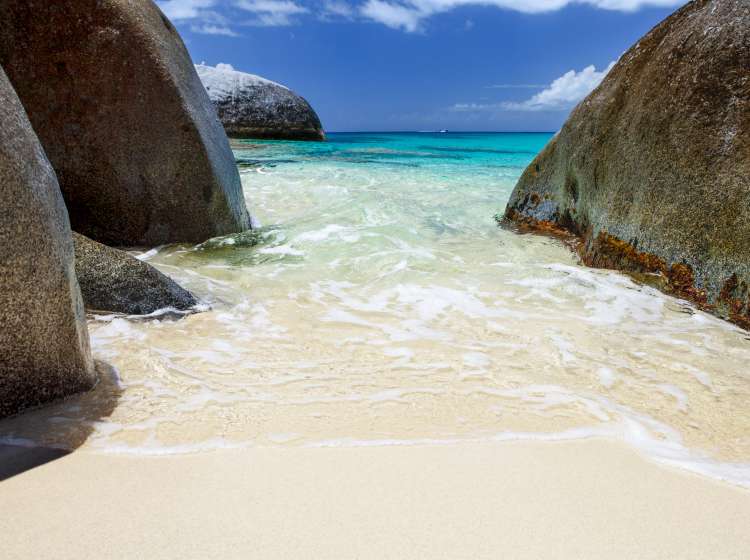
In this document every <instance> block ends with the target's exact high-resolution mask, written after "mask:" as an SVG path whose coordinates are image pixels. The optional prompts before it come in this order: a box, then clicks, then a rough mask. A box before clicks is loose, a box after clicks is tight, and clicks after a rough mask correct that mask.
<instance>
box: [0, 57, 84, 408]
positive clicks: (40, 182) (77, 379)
mask: <svg viewBox="0 0 750 560" xmlns="http://www.w3.org/2000/svg"><path fill="white" fill-rule="evenodd" d="M0 206H2V209H3V217H2V219H1V220H0V277H1V278H2V289H1V290H0V418H2V417H4V416H9V415H11V414H14V413H16V412H20V411H21V410H23V409H25V408H29V407H33V406H37V405H40V404H43V403H46V402H48V401H52V400H54V399H58V398H60V397H64V396H67V395H71V394H73V393H77V392H80V391H84V390H87V389H89V388H91V387H92V386H93V384H94V382H95V373H94V363H93V361H92V359H91V352H90V349H89V336H88V331H87V329H86V321H85V317H84V314H83V304H82V302H81V294H80V292H79V290H78V283H77V282H76V276H75V272H74V263H73V240H72V238H71V231H70V222H69V221H68V214H67V212H66V211H65V204H64V202H63V198H62V195H61V194H60V187H59V185H58V183H57V179H56V177H55V172H54V171H53V170H52V166H51V165H50V163H49V161H48V160H47V157H46V156H45V155H44V151H43V149H42V146H41V145H40V143H39V140H38V139H37V137H36V134H34V131H33V130H32V128H31V124H30V123H29V120H28V118H27V117H26V113H25V112H24V110H23V107H22V106H21V102H20V101H19V100H18V97H17V96H16V94H15V92H14V91H13V88H12V86H11V85H10V83H9V82H8V79H7V77H6V75H5V72H3V70H2V69H1V68H0Z"/></svg>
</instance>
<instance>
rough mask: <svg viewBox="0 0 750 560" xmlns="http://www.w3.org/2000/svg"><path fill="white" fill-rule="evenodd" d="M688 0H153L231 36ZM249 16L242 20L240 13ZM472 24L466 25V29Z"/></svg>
mask: <svg viewBox="0 0 750 560" xmlns="http://www.w3.org/2000/svg"><path fill="white" fill-rule="evenodd" d="M685 1H686V0H157V4H158V5H159V7H161V9H162V10H163V11H164V13H165V14H166V15H167V16H168V17H169V18H170V19H172V20H174V21H176V22H184V21H188V22H190V23H191V24H192V25H193V27H192V28H193V30H196V31H198V32H204V33H214V34H220V35H231V34H234V33H235V32H234V31H233V29H232V27H233V26H236V25H241V24H246V25H263V26H285V25H293V24H295V23H298V22H299V21H300V19H301V16H304V15H306V14H311V15H313V16H314V17H318V18H319V19H322V20H324V21H326V20H336V19H338V20H340V19H342V18H343V19H348V20H363V21H371V22H376V23H381V24H383V25H386V26H388V27H390V28H392V29H398V30H401V31H406V32H409V33H415V32H422V31H424V23H425V21H426V20H427V19H429V18H430V17H432V16H434V15H437V14H441V13H446V12H449V11H451V10H455V9H457V8H461V7H465V6H486V7H494V8H499V9H505V10H513V11H517V12H523V13H529V14H537V13H544V12H552V11H555V10H560V9H562V8H564V7H566V6H569V5H572V4H579V5H581V4H583V5H589V6H593V7H595V8H600V9H603V10H618V11H623V12H628V11H635V10H637V9H639V8H642V7H647V6H661V7H671V6H677V5H679V4H684V3H685ZM248 13H249V14H251V19H250V20H245V21H243V20H242V19H241V15H240V14H248ZM472 25H473V22H471V23H467V25H466V29H470V28H471V27H472Z"/></svg>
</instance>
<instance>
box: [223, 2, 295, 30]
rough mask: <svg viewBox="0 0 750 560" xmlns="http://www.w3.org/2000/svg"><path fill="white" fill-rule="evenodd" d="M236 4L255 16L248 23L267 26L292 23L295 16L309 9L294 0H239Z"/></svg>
mask: <svg viewBox="0 0 750 560" xmlns="http://www.w3.org/2000/svg"><path fill="white" fill-rule="evenodd" d="M235 6H236V7H237V8H239V9H241V10H244V11H247V12H250V13H252V14H253V15H254V16H255V17H254V19H251V20H250V21H249V22H247V23H249V24H250V25H260V26H265V27H276V26H284V25H292V24H293V23H295V19H294V18H295V16H299V15H300V14H305V13H307V12H308V11H309V10H308V9H307V8H305V7H304V6H300V5H299V4H297V3H296V2H293V1H292V0H237V1H236V2H235Z"/></svg>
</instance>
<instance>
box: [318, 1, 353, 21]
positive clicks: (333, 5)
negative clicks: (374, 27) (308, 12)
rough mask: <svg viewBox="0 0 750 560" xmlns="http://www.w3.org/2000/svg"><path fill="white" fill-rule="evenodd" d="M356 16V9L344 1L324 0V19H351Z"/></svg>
mask: <svg viewBox="0 0 750 560" xmlns="http://www.w3.org/2000/svg"><path fill="white" fill-rule="evenodd" d="M354 14H355V11H354V8H353V7H352V6H351V4H349V3H348V2H344V0H324V2H323V14H322V15H323V17H326V16H328V17H331V16H335V17H340V18H346V19H351V18H352V17H353V16H354Z"/></svg>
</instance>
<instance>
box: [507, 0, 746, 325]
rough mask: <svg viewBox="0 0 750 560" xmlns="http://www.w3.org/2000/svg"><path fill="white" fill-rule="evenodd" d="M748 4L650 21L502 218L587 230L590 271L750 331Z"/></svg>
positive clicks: (696, 3) (702, 3) (699, 3)
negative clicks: (649, 282)
mask: <svg viewBox="0 0 750 560" xmlns="http://www.w3.org/2000/svg"><path fill="white" fill-rule="evenodd" d="M748 69H750V3H749V2H744V1H735V0H693V1H692V2H690V3H688V4H687V5H686V6H684V7H683V8H682V9H680V10H678V11H677V12H676V13H674V14H673V15H672V16H670V17H669V18H667V19H666V20H665V21H664V22H662V23H661V24H660V25H658V26H657V27H656V28H654V29H653V30H652V31H651V32H650V33H648V34H647V35H646V36H645V37H644V38H643V39H641V40H640V41H639V42H638V43H637V44H636V45H635V46H634V47H632V48H631V49H630V50H629V51H628V52H627V53H626V54H624V55H623V57H622V59H621V60H620V61H619V62H618V63H617V64H616V65H615V66H614V68H613V69H612V71H611V72H610V73H609V75H608V76H607V77H606V78H605V79H604V81H603V82H602V84H601V85H600V86H599V87H598V88H597V89H596V90H595V91H594V92H593V93H592V94H591V95H589V96H588V97H587V98H586V99H585V100H584V101H583V102H582V103H581V104H580V105H578V107H576V109H575V110H574V111H573V112H572V114H571V116H570V118H569V119H568V121H567V122H566V123H565V125H564V126H563V128H562V130H561V131H560V132H559V133H558V134H557V135H556V136H555V138H553V139H552V141H551V142H550V143H549V145H548V146H547V147H546V148H545V149H544V150H543V151H542V152H541V153H540V154H539V156H537V158H536V159H535V160H534V161H533V162H532V163H531V165H530V166H529V167H528V168H527V169H526V171H525V172H524V173H523V175H522V176H521V179H520V181H519V182H518V185H517V186H516V188H515V190H514V192H513V194H512V196H511V199H510V202H509V203H508V207H507V209H506V217H507V218H509V219H511V220H513V221H515V222H519V223H522V224H523V223H525V224H528V225H530V226H532V227H539V226H542V227H553V228H555V227H559V228H564V229H566V230H568V231H571V232H573V233H575V234H578V235H579V236H580V237H581V240H582V243H581V246H580V253H581V255H582V257H583V260H584V262H586V263H587V264H589V265H592V266H598V267H607V268H618V269H622V270H626V271H629V272H636V273H656V274H658V275H660V276H661V278H662V281H663V287H664V288H665V289H666V290H667V291H670V292H672V293H675V294H676V295H678V296H681V297H687V298H689V299H691V300H692V301H694V302H696V303H698V304H699V305H700V306H702V307H704V308H706V309H709V310H712V311H713V312H715V313H716V314H718V315H720V316H722V317H726V318H729V319H731V320H732V321H734V322H736V323H738V324H740V325H743V326H745V327H750V293H749V290H748V286H749V285H750V74H749V73H748V72H749V70H748Z"/></svg>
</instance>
